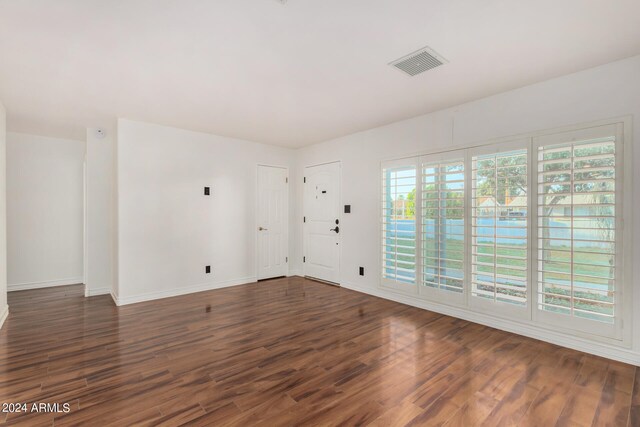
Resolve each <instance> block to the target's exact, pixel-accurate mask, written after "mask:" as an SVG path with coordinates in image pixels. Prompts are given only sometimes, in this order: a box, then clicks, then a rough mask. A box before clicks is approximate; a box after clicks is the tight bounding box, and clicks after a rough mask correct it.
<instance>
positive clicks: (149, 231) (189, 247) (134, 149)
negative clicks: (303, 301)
mask: <svg viewBox="0 0 640 427" xmlns="http://www.w3.org/2000/svg"><path fill="white" fill-rule="evenodd" d="M117 140H118V141H117V156H118V170H117V174H118V273H119V274H118V290H117V299H118V303H119V304H127V303H131V302H136V301H141V300H146V299H153V298H160V297H164V296H172V295H178V294H182V293H188V292H195V291H199V290H205V289H212V288H215V287H221V286H227V285H232V284H238V283H247V282H252V281H254V280H255V278H256V214H255V207H256V185H257V165H258V164H259V163H260V164H268V165H276V166H291V165H292V160H293V154H294V152H293V151H292V150H288V149H283V148H277V147H272V146H268V145H263V144H256V143H252V142H247V141H242V140H236V139H231V138H224V137H220V136H215V135H210V134H204V133H198V132H191V131H186V130H181V129H175V128H170V127H164V126H157V125H152V124H145V123H140V122H134V121H129V120H119V121H118V138H117ZM290 178H293V175H292V174H291V175H290ZM290 181H291V179H290ZM205 186H209V187H211V191H212V195H211V196H209V197H207V196H204V195H203V189H204V187H205ZM206 265H211V266H212V274H205V266H206Z"/></svg>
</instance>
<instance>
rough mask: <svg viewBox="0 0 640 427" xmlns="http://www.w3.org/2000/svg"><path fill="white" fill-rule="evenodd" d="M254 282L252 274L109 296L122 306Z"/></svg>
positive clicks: (254, 278)
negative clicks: (156, 290) (126, 294)
mask: <svg viewBox="0 0 640 427" xmlns="http://www.w3.org/2000/svg"><path fill="white" fill-rule="evenodd" d="M254 282H256V277H255V276H252V277H243V278H240V279H232V280H225V281H222V282H208V283H202V284H199V285H193V286H187V287H184V288H177V289H169V290H166V291H158V292H150V293H147V294H140V295H133V296H130V297H124V298H120V297H118V296H116V295H114V294H113V292H112V293H111V298H113V301H114V302H115V303H116V305H117V306H123V305H128V304H135V303H138V302H144V301H153V300H157V299H163V298H170V297H177V296H180V295H187V294H193V293H196V292H204V291H210V290H213V289H221V288H228V287H230V286H238V285H246V284H249V283H254Z"/></svg>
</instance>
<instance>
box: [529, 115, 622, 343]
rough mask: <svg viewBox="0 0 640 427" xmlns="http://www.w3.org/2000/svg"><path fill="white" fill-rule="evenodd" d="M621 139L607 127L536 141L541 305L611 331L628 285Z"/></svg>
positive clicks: (548, 314) (591, 327)
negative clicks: (622, 262)
mask: <svg viewBox="0 0 640 427" xmlns="http://www.w3.org/2000/svg"><path fill="white" fill-rule="evenodd" d="M616 140H617V138H616V127H615V126H605V127H600V128H594V129H590V130H585V131H580V132H574V133H566V134H559V135H554V136H550V137H546V138H540V140H539V142H538V144H537V164H538V167H537V169H538V170H537V187H538V188H537V205H538V207H537V216H538V221H537V226H538V227H537V251H536V252H537V253H536V262H537V272H536V273H537V274H536V279H537V284H538V286H537V293H538V309H539V310H540V311H541V312H542V313H543V314H541V316H542V317H543V318H547V319H551V320H553V321H554V322H556V323H557V322H558V321H560V322H562V320H561V319H562V318H563V317H569V318H572V320H571V322H568V323H569V324H572V325H573V326H574V327H576V326H577V327H579V328H582V329H584V330H588V331H590V332H593V333H599V331H600V333H603V334H607V335H609V334H610V333H611V330H612V329H611V328H606V327H605V325H610V326H613V325H614V323H615V321H616V317H617V315H618V313H617V307H618V304H617V303H618V301H617V292H618V287H619V286H620V283H621V277H619V270H618V264H619V257H618V255H619V253H618V252H619V248H620V245H619V244H618V240H619V238H620V237H621V236H619V233H618V224H619V222H618V219H619V213H620V206H619V205H620V200H619V190H620V189H619V185H618V182H619V181H618V178H619V177H618V174H619V172H618V170H617V169H618V164H617V159H618V158H619V154H620V153H618V152H617V151H618V147H619V145H618V144H617V141H616ZM554 315H555V316H554ZM558 315H560V316H558ZM545 316H546V317H545ZM558 319H560V320H558ZM594 323H595V324H600V326H598V325H594Z"/></svg>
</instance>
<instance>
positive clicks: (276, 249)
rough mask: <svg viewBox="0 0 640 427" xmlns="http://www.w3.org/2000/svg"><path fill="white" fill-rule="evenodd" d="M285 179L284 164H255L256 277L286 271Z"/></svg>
mask: <svg viewBox="0 0 640 427" xmlns="http://www.w3.org/2000/svg"><path fill="white" fill-rule="evenodd" d="M288 183H289V173H288V170H287V169H286V168H281V167H274V166H263V165H259V166H258V209H257V233H258V234H257V242H258V254H257V255H258V257H257V258H258V270H257V278H258V280H264V279H271V278H274V277H281V276H286V275H287V271H288V268H287V266H288V262H289V258H288V257H289V255H288V224H289V215H288V214H289V191H288V187H289V185H288Z"/></svg>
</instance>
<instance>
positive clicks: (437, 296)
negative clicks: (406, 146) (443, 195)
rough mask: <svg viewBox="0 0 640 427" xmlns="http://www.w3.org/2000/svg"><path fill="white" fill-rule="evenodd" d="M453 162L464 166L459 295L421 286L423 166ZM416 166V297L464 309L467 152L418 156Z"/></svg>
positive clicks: (466, 274) (465, 299)
mask: <svg viewBox="0 0 640 427" xmlns="http://www.w3.org/2000/svg"><path fill="white" fill-rule="evenodd" d="M454 160H462V162H463V164H464V237H465V245H464V253H463V264H462V265H463V279H462V280H463V285H462V292H461V293H455V292H447V291H443V290H440V289H434V288H430V287H428V286H425V285H423V280H422V278H423V277H424V276H423V275H424V271H423V270H424V265H423V256H422V220H423V216H422V193H423V180H422V177H423V173H424V165H427V164H440V163H446V162H449V161H454ZM418 164H419V166H420V169H419V171H420V173H419V174H418V182H419V184H420V191H419V193H420V206H419V218H420V221H419V222H420V227H421V229H420V237H421V238H420V241H419V243H418V245H419V246H420V263H419V267H420V281H419V282H417V283H416V285H417V286H418V295H420V296H422V297H424V298H425V299H428V300H432V301H437V302H441V303H444V304H448V305H453V306H460V307H464V306H465V305H466V301H467V293H468V289H467V288H468V287H467V286H466V283H467V282H468V268H467V261H468V258H469V251H468V245H467V240H468V224H467V223H468V220H467V216H468V209H469V203H468V194H469V187H468V176H469V174H468V172H467V150H466V149H462V150H451V151H446V152H440V153H435V154H426V155H423V156H419V157H418ZM416 215H417V216H418V212H416Z"/></svg>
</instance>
